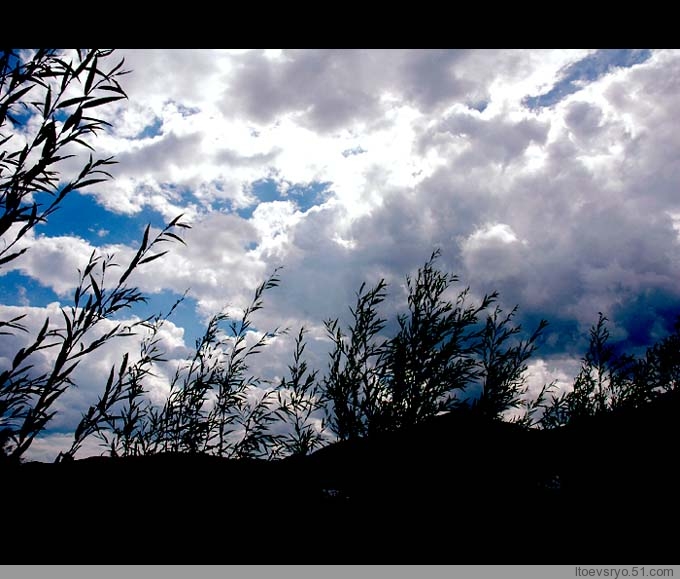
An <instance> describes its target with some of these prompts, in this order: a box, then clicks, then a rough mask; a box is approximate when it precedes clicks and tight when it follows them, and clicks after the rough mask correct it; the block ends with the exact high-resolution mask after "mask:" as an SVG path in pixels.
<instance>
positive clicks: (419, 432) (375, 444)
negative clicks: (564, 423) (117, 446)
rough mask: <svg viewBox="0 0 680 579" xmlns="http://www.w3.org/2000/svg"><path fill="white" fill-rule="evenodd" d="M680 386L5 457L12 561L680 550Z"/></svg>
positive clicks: (543, 555) (333, 560) (451, 559)
mask: <svg viewBox="0 0 680 579" xmlns="http://www.w3.org/2000/svg"><path fill="white" fill-rule="evenodd" d="M679 411H680V395H678V393H672V394H670V395H665V396H663V397H661V398H660V399H658V400H657V401H656V402H655V403H653V404H650V405H649V406H648V407H646V408H643V409H637V410H635V411H630V412H623V413H617V414H613V415H608V416H605V417H600V418H598V419H594V420H591V421H588V422H586V423H583V424H580V425H574V426H573V427H569V428H564V429H560V430H555V431H526V430H522V429H521V428H519V427H516V426H515V425H512V424H506V423H498V422H487V421H482V420H479V419H476V418H474V417H472V416H468V415H445V416H440V417H438V418H437V419H435V420H433V421H432V422H431V423H429V424H424V425H421V426H420V427H418V428H415V429H412V430H410V431H408V432H402V433H398V434H394V435H390V436H385V437H382V438H376V439H373V440H365V441H361V443H358V444H336V445H333V446H330V447H327V448H325V449H322V450H320V451H318V452H316V453H315V454H313V455H312V456H309V457H306V458H302V459H288V460H283V461H279V462H269V463H268V462H260V461H229V460H225V459H219V458H216V457H209V456H196V455H156V456H149V457H139V458H126V459H110V458H91V459H84V460H78V461H74V462H72V463H63V464H42V463H27V464H22V465H19V466H17V467H12V468H9V467H0V468H2V470H1V471H0V476H1V477H2V478H1V483H0V497H1V500H2V505H3V510H2V531H1V532H2V535H0V541H1V542H0V562H2V563H49V564H56V563H69V564H74V563H89V564H92V563H106V564H108V563H134V564H140V563H189V564H203V563H205V564H209V563H221V564H226V563H239V564H240V563H245V564H248V563H252V564H256V563H257V564H260V563H274V564H282V563H296V564H301V563H314V564H320V563H327V564H340V563H361V564H367V563H382V564H387V563H414V564H430V563H432V564H434V563H449V564H475V563H479V564H482V563H483V564H489V563H496V564H513V563H515V564H539V563H544V564H583V565H593V564H602V563H607V564H608V563H611V562H614V563H621V564H624V563H625V564H636V565H637V564H641V563H646V564H654V565H657V564H673V563H675V562H677V553H678V552H680V546H679V545H678V537H679V536H680V533H679V532H678V527H679V526H680V518H679V515H680V502H679V500H678V488H679V486H678V483H679V482H680V481H679V476H678V473H677V470H676V469H677V463H678V456H679V453H678V441H679V440H680V437H679V434H680V429H679V428H678V426H679V424H680V423H679V422H678V417H679V416H680V415H679V414H678V412H679Z"/></svg>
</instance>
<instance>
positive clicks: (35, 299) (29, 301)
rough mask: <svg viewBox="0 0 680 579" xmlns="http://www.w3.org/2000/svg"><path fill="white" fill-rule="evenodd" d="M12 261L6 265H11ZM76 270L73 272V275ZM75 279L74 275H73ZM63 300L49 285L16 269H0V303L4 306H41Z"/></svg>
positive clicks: (75, 273)
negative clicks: (3, 271) (4, 271)
mask: <svg viewBox="0 0 680 579" xmlns="http://www.w3.org/2000/svg"><path fill="white" fill-rule="evenodd" d="M11 265H12V263H11V262H10V263H8V264H7V266H10V267H11ZM75 275H77V272H74V276H75ZM74 279H75V277H74ZM62 301H63V300H62V299H61V298H60V297H59V296H58V295H57V294H56V293H55V292H54V291H53V290H52V289H50V288H49V287H46V286H44V285H42V284H41V283H40V282H39V281H38V280H36V279H33V278H32V277H29V276H27V275H24V274H23V273H21V272H20V271H18V270H12V271H8V272H7V273H2V270H0V304H3V305H6V306H32V307H38V308H42V307H45V306H46V305H47V304H50V303H52V302H62Z"/></svg>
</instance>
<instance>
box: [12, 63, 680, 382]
mask: <svg viewBox="0 0 680 579" xmlns="http://www.w3.org/2000/svg"><path fill="white" fill-rule="evenodd" d="M126 58H127V60H128V66H129V67H131V68H133V69H134V72H133V73H132V74H131V75H129V76H128V77H126V79H125V83H124V86H125V88H126V90H128V93H129V94H130V102H129V104H128V103H126V104H124V105H121V106H120V107H119V108H117V109H116V110H115V112H116V114H117V115H118V116H116V117H112V119H111V120H112V123H113V125H114V129H113V131H112V132H111V133H109V134H107V135H102V136H101V137H100V138H98V139H97V141H96V143H95V145H96V147H97V148H98V150H99V151H100V152H101V153H102V155H106V154H115V155H116V156H117V158H118V160H119V161H120V162H119V165H117V166H116V167H114V169H113V170H114V173H115V176H116V179H115V180H114V181H112V182H109V183H106V184H103V185H102V186H101V187H94V188H93V190H92V194H93V195H94V196H96V198H97V200H98V201H99V202H100V203H101V204H103V205H105V206H106V207H107V208H108V209H109V210H110V211H112V212H116V213H121V214H126V215H129V216H130V218H131V219H134V218H135V216H139V215H141V214H142V211H144V210H146V211H150V212H151V213H153V214H154V215H160V216H161V217H162V218H163V219H165V220H169V219H170V218H172V217H174V216H175V215H176V214H178V213H180V212H184V213H185V214H186V215H187V218H188V219H190V220H191V221H192V222H193V229H191V230H190V231H188V232H187V234H186V241H187V245H186V247H184V246H180V245H179V244H177V245H173V246H172V248H171V251H170V252H169V253H168V254H167V255H166V256H165V257H164V258H163V259H162V260H158V261H155V262H152V263H150V264H148V265H147V266H145V267H143V268H140V270H139V272H137V273H136V274H135V276H134V277H133V278H131V280H130V281H131V283H135V284H139V286H140V288H142V289H143V290H144V291H145V292H152V293H153V292H160V291H163V290H171V291H173V292H176V293H181V292H183V291H184V290H185V289H187V288H191V290H190V292H191V293H190V295H191V296H192V297H193V298H194V299H195V300H196V302H197V307H198V314H199V316H200V318H201V319H203V320H204V319H205V318H206V317H207V316H209V315H210V314H211V313H215V312H216V311H219V310H220V309H221V308H223V307H224V306H225V305H231V306H240V307H242V306H244V305H245V304H247V303H248V302H249V300H250V298H251V296H252V291H253V290H254V289H255V288H256V287H257V285H258V284H259V283H260V282H261V281H262V280H263V279H264V278H265V277H266V276H267V274H268V273H270V272H271V271H273V269H274V268H275V267H277V266H280V265H283V266H284V269H283V270H282V271H281V278H282V284H281V287H279V288H277V289H276V290H273V291H272V292H270V293H269V294H268V295H267V296H266V299H265V309H264V310H263V311H262V312H258V315H259V316H261V317H258V327H260V326H261V327H272V326H291V327H293V328H295V327H297V326H298V325H300V324H303V323H304V324H305V325H307V326H309V327H310V328H311V330H312V334H311V336H313V340H312V341H313V344H314V347H313V348H312V347H311V346H310V350H312V349H313V350H314V352H316V353H315V356H317V355H318V359H319V360H320V363H321V364H322V365H323V364H324V359H323V355H322V352H323V348H324V347H326V346H327V343H326V342H324V338H323V333H324V332H323V328H322V325H321V322H322V320H324V319H326V318H329V317H336V316H341V317H345V319H346V316H347V314H348V310H347V306H348V305H350V304H352V303H353V301H354V292H355V291H356V290H357V289H358V288H359V286H360V285H361V283H362V282H363V281H367V282H368V283H369V284H374V283H376V282H377V281H378V280H379V279H381V278H385V279H386V280H387V281H388V282H389V283H390V291H391V292H392V293H391V295H393V296H394V300H393V301H389V302H387V303H386V304H385V311H386V312H387V313H388V314H389V315H390V316H393V315H394V314H396V312H397V310H398V308H399V307H402V306H403V299H404V289H403V280H404V275H405V274H407V273H413V272H415V270H416V268H417V267H418V266H420V265H422V264H423V263H424V261H425V260H426V259H427V258H428V257H429V255H430V253H431V252H432V250H433V249H435V248H438V247H439V248H441V249H442V256H441V258H440V261H439V265H440V266H441V267H442V268H444V269H446V270H449V271H451V272H453V273H456V274H458V275H459V276H460V279H461V283H462V285H467V284H469V285H470V286H471V288H472V293H473V296H477V297H479V296H481V295H482V294H483V293H485V292H490V291H493V290H499V291H500V294H501V303H502V305H503V306H504V307H506V309H507V308H509V307H512V306H514V305H515V304H519V305H520V314H519V320H520V321H522V322H523V323H525V327H526V328H527V329H529V328H531V327H532V325H535V323H537V321H538V320H539V319H540V318H543V317H544V318H547V319H548V321H549V322H550V324H551V325H550V326H549V328H548V332H547V339H546V342H545V344H544V345H543V348H542V350H541V356H542V359H543V360H545V363H546V364H548V366H549V367H550V372H553V366H551V364H555V365H556V366H555V367H556V368H557V370H555V372H557V373H559V371H561V370H559V364H561V363H562V362H560V360H562V361H564V360H572V359H578V356H579V355H580V353H582V351H583V347H584V346H585V341H584V337H583V335H584V333H585V332H587V330H588V328H589V326H590V325H591V324H592V323H593V322H595V321H596V319H597V312H598V311H602V312H604V313H606V314H607V315H608V316H609V317H610V319H611V329H612V336H613V337H616V338H617V339H619V338H620V339H623V340H628V341H629V343H631V344H633V345H635V346H636V347H643V346H644V345H645V344H648V343H650V341H652V340H654V339H656V338H657V337H658V336H661V335H663V333H664V331H667V330H668V329H669V324H670V322H671V321H672V319H673V317H674V315H675V314H676V313H678V312H680V291H679V290H678V287H677V279H678V276H679V275H680V241H679V234H678V230H679V229H680V227H679V226H678V223H679V222H680V219H679V218H678V215H680V201H678V199H679V198H678V195H677V191H678V186H679V185H680V162H679V161H678V159H680V136H678V132H677V131H676V130H675V125H676V124H677V123H676V121H677V119H678V117H679V116H680V110H679V107H680V104H679V103H678V99H677V94H678V92H679V91H680V80H679V79H680V53H679V52H678V51H672V50H669V51H666V50H655V51H652V52H650V53H633V52H630V53H622V52H616V51H597V52H593V51H588V50H572V51H564V50H556V51H544V50H539V51H495V50H490V51H438V50H423V51H413V50H411V51H409V50H396V51H381V50H367V51H354V50H342V51H326V50H318V51H280V52H263V51H246V52H240V53H234V52H228V51H196V52H192V51H172V52H163V51H128V52H126ZM551 91H552V92H551ZM536 95H542V97H541V99H542V100H541V101H540V105H541V106H533V105H532V102H533V101H531V100H530V99H531V98H532V97H536ZM546 95H548V96H546ZM550 95H552V96H550ZM527 99H529V100H527ZM532 106H533V108H532ZM112 114H113V112H112ZM263 184H265V185H266V187H267V192H266V194H264V193H263V190H262V187H264V186H265V185H263ZM320 188H323V191H324V194H323V195H321V196H318V197H315V196H313V195H309V197H308V198H305V199H304V200H301V199H300V198H299V197H296V195H295V194H294V192H295V191H296V190H310V191H315V190H318V189H320ZM56 217H57V216H55V218H56ZM105 228H106V229H110V232H109V234H108V235H107V236H106V237H104V238H101V239H99V238H96V236H94V234H93V238H92V239H87V240H84V239H78V238H75V237H72V236H71V237H69V236H65V235H62V236H54V237H49V235H48V234H47V233H46V234H45V236H43V237H40V236H38V237H35V238H31V239H30V240H29V241H30V244H31V245H32V247H31V250H30V251H29V253H28V254H26V256H24V257H23V258H22V260H21V262H20V264H19V265H17V267H20V269H21V271H22V272H24V273H26V274H27V275H30V276H32V277H34V278H35V279H38V280H40V281H41V283H44V284H45V285H49V286H50V287H52V288H54V289H55V291H57V292H58V293H59V295H60V296H62V295H63V296H66V295H67V294H68V292H69V291H71V289H72V287H73V285H74V272H75V268H76V267H78V266H81V265H82V264H83V260H86V259H87V256H88V255H89V252H91V250H92V248H93V247H95V246H96V245H98V244H100V243H106V244H107V245H105V246H102V249H103V250H104V249H108V250H111V251H114V250H115V251H116V252H117V254H118V255H119V256H120V259H121V261H124V260H125V259H129V258H130V257H131V256H132V255H133V252H134V251H135V248H134V247H130V246H125V245H123V244H122V243H118V242H117V238H116V234H117V233H116V231H115V230H114V228H108V227H105ZM286 343H287V342H286V341H285V339H282V340H281V341H279V342H278V343H277V345H276V346H274V347H273V348H272V352H276V354H272V355H273V356H274V358H272V359H273V360H274V359H275V360H276V362H277V363H278V362H279V361H280V360H283V359H284V358H285V356H284V351H285V350H286V348H285V347H284V344H286ZM288 345H289V344H288ZM277 348H280V350H279V349H277ZM564 363H565V364H566V363H567V362H564ZM263 364H265V363H264V362H263ZM271 371H272V372H274V371H273V369H271ZM553 373H554V372H553ZM539 374H540V373H539ZM541 375H543V374H541Z"/></svg>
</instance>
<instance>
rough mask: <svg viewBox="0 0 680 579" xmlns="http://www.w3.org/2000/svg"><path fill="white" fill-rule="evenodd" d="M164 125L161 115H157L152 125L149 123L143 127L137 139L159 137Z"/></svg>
mask: <svg viewBox="0 0 680 579" xmlns="http://www.w3.org/2000/svg"><path fill="white" fill-rule="evenodd" d="M162 127H163V120H162V119H160V118H159V117H155V118H154V120H153V122H152V123H151V124H150V125H147V126H146V127H144V129H142V131H141V132H140V133H139V134H138V135H137V136H136V137H135V139H149V138H152V137H157V136H158V135H160V134H161V132H162V131H161V128H162Z"/></svg>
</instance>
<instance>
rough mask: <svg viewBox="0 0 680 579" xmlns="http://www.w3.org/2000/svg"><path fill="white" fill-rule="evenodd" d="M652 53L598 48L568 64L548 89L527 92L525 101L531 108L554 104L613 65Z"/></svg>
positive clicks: (630, 63) (634, 61)
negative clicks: (559, 77) (540, 91)
mask: <svg viewBox="0 0 680 579" xmlns="http://www.w3.org/2000/svg"><path fill="white" fill-rule="evenodd" d="M651 56H652V52H651V50H649V49H630V48H625V49H614V50H612V49H602V50H598V51H596V52H594V53H593V54H589V55H588V56H586V57H585V58H582V59H581V60H579V61H578V62H574V63H573V64H570V65H569V66H567V67H566V68H565V69H564V71H563V72H562V77H561V79H560V80H559V81H558V82H557V83H556V84H555V85H553V87H552V88H551V89H550V90H549V91H548V92H545V93H543V94H541V95H537V96H527V97H525V98H524V101H523V104H524V105H525V106H527V107H529V108H531V109H536V108H541V107H549V106H552V105H554V104H556V103H558V102H560V101H561V100H562V99H563V98H565V97H567V96H569V95H570V94H573V93H575V92H577V91H578V90H580V88H581V86H582V85H583V84H584V83H587V82H593V81H595V80H597V79H598V78H600V77H601V76H604V75H605V74H607V73H608V72H609V71H610V70H611V69H612V68H616V67H622V68H628V67H631V66H633V65H635V64H640V63H641V62H644V61H645V60H647V59H649V58H650V57H651Z"/></svg>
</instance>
